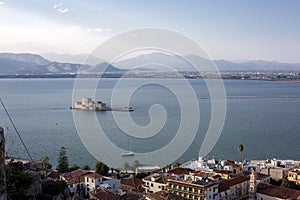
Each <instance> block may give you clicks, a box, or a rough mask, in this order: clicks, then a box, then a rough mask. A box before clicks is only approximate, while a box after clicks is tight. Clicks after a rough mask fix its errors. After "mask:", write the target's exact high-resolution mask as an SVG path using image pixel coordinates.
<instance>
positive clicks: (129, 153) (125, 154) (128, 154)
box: [121, 151, 134, 157]
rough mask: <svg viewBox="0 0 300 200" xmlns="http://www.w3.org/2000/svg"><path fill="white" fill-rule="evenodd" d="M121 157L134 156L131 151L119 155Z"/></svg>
mask: <svg viewBox="0 0 300 200" xmlns="http://www.w3.org/2000/svg"><path fill="white" fill-rule="evenodd" d="M121 156H124V157H125V156H134V152H133V151H126V152H123V153H121Z"/></svg>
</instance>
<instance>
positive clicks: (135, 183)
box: [121, 176, 144, 187]
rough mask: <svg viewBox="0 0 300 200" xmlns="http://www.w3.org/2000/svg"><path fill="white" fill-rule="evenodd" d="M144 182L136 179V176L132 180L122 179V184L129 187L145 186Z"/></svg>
mask: <svg viewBox="0 0 300 200" xmlns="http://www.w3.org/2000/svg"><path fill="white" fill-rule="evenodd" d="M143 183H144V182H143V181H142V180H141V179H139V178H136V177H135V176H134V177H132V178H123V179H121V184H123V185H128V186H132V187H138V186H140V185H143Z"/></svg>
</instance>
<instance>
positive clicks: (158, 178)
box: [143, 174, 172, 184]
mask: <svg viewBox="0 0 300 200" xmlns="http://www.w3.org/2000/svg"><path fill="white" fill-rule="evenodd" d="M152 177H153V178H155V181H151V178H152ZM169 178H172V177H171V176H170V175H166V174H152V175H150V176H147V177H145V178H144V179H143V180H145V181H151V182H157V183H163V184H167V182H168V179H169Z"/></svg>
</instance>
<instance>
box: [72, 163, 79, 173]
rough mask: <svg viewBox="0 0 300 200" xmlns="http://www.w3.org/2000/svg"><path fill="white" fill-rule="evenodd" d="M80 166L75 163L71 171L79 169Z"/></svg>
mask: <svg viewBox="0 0 300 200" xmlns="http://www.w3.org/2000/svg"><path fill="white" fill-rule="evenodd" d="M79 168H80V167H79V166H78V165H76V164H74V165H73V166H72V167H70V171H71V172H72V171H75V170H77V169H79Z"/></svg>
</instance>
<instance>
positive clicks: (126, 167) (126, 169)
mask: <svg viewBox="0 0 300 200" xmlns="http://www.w3.org/2000/svg"><path fill="white" fill-rule="evenodd" d="M129 168H130V165H129V164H128V162H124V164H123V169H124V170H125V172H126V173H127V171H128V169H129Z"/></svg>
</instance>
